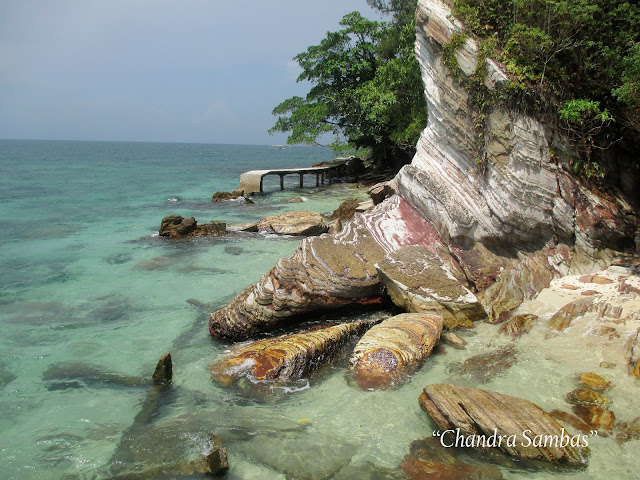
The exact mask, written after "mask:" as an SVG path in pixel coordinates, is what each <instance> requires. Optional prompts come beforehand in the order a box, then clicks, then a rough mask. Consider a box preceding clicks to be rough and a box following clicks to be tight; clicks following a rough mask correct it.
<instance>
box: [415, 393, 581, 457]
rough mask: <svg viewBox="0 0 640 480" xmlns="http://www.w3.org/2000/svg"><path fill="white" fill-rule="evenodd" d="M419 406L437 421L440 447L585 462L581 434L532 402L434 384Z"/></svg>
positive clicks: (421, 398) (423, 394) (421, 397)
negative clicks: (569, 430) (468, 448)
mask: <svg viewBox="0 0 640 480" xmlns="http://www.w3.org/2000/svg"><path fill="white" fill-rule="evenodd" d="M419 401H420V405H421V407H422V408H423V409H424V410H425V411H426V412H427V414H428V415H429V416H430V417H431V419H432V420H433V421H434V422H435V423H436V424H437V426H438V429H439V430H440V431H439V433H440V435H441V443H442V445H443V446H454V445H455V446H462V447H473V448H477V449H479V450H480V451H484V452H487V451H489V450H491V449H497V450H499V451H501V452H502V453H505V454H507V455H509V456H512V457H515V458H516V459H520V460H543V461H547V462H552V463H558V464H567V465H583V464H585V463H586V456H587V455H588V450H587V448H586V447H587V446H588V439H587V438H586V436H585V435H571V434H569V433H567V432H566V431H565V430H564V428H563V427H562V426H561V425H560V424H559V423H558V422H557V421H556V420H555V419H554V418H553V417H551V416H550V415H549V414H548V413H546V412H545V411H543V410H542V409H541V408H540V407H538V406H537V405H535V404H534V403H532V402H529V401H527V400H523V399H521V398H517V397H512V396H509V395H503V394H500V393H496V392H490V391H487V390H479V389H476V388H468V387H457V386H454V385H448V384H434V385H429V386H428V387H425V389H424V391H423V392H422V394H421V395H420V399H419Z"/></svg>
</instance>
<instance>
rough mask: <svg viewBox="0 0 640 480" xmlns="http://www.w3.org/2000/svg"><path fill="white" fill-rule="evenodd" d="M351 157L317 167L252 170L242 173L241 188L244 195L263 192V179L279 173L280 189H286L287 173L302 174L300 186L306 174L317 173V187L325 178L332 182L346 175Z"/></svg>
mask: <svg viewBox="0 0 640 480" xmlns="http://www.w3.org/2000/svg"><path fill="white" fill-rule="evenodd" d="M349 160H350V159H336V160H334V161H333V162H331V163H330V164H329V165H322V166H317V167H303V168H276V169H273V170H251V171H249V172H245V173H243V174H241V175H240V188H239V190H243V191H244V195H245V196H246V195H251V194H252V193H258V192H260V193H262V192H263V189H262V181H263V179H264V177H266V176H267V175H279V176H280V190H284V177H285V176H286V175H299V176H300V188H303V187H304V176H305V175H315V176H316V185H315V186H316V187H319V186H320V184H322V185H324V182H325V180H327V181H328V182H329V184H331V179H332V178H336V177H341V176H344V174H345V172H346V169H347V166H348V164H349Z"/></svg>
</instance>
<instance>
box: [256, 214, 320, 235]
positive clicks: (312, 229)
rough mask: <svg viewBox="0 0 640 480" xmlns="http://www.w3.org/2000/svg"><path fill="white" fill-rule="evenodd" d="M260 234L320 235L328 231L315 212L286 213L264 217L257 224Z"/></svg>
mask: <svg viewBox="0 0 640 480" xmlns="http://www.w3.org/2000/svg"><path fill="white" fill-rule="evenodd" d="M257 228H258V231H259V232H260V233H276V234H278V235H320V234H321V233H325V232H326V231H327V230H328V228H329V227H328V226H327V222H325V220H324V218H323V217H322V215H320V214H319V213H316V212H288V213H281V214H279V215H271V216H269V217H264V218H263V219H261V220H260V221H259V222H258V224H257Z"/></svg>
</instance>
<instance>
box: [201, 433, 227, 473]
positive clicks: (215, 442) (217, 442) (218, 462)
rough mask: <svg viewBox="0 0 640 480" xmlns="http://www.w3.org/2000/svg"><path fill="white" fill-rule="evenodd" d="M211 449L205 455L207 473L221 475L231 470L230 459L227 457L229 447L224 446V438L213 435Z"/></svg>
mask: <svg viewBox="0 0 640 480" xmlns="http://www.w3.org/2000/svg"><path fill="white" fill-rule="evenodd" d="M211 444H212V448H211V451H210V452H209V453H208V454H207V455H206V456H205V457H204V463H205V465H206V467H207V468H206V470H205V472H206V473H209V474H211V475H213V476H216V477H219V476H222V475H224V474H225V473H227V471H228V470H229V460H228V459H227V449H226V448H225V447H223V446H222V438H220V437H218V436H216V435H213V436H212V437H211Z"/></svg>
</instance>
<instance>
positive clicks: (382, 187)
mask: <svg viewBox="0 0 640 480" xmlns="http://www.w3.org/2000/svg"><path fill="white" fill-rule="evenodd" d="M391 183H392V182H380V183H376V184H375V185H374V186H372V187H371V188H369V196H370V197H371V200H372V201H373V204H374V205H378V204H379V203H382V202H383V201H384V200H385V199H387V198H389V197H390V196H392V195H394V194H395V193H396V190H395V188H394V187H393V186H392V185H391Z"/></svg>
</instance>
